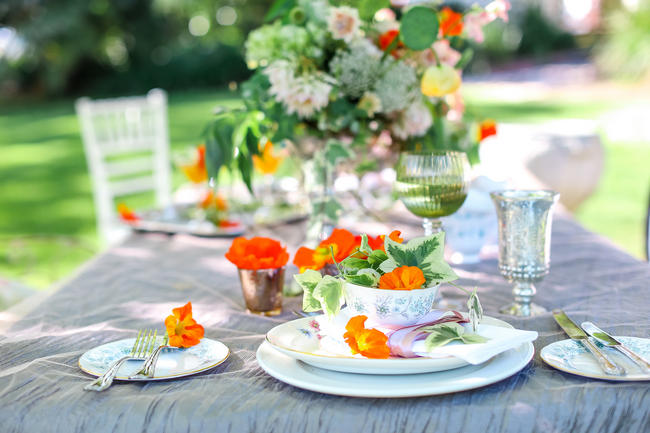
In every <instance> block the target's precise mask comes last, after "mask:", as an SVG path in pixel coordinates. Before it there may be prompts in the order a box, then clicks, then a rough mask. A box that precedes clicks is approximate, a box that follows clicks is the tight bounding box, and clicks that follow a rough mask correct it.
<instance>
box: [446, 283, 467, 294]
mask: <svg viewBox="0 0 650 433" xmlns="http://www.w3.org/2000/svg"><path fill="white" fill-rule="evenodd" d="M447 284H449V285H450V286H454V287H455V288H457V289H460V290H462V291H463V292H465V294H466V295H471V294H472V292H470V291H469V290H467V289H465V288H464V287H461V286H459V285H458V284H454V283H452V282H451V281H447Z"/></svg>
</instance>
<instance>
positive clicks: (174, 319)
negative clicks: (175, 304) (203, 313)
mask: <svg viewBox="0 0 650 433" xmlns="http://www.w3.org/2000/svg"><path fill="white" fill-rule="evenodd" d="M172 313H173V314H172V315H170V316H167V318H166V319H165V328H167V336H168V337H169V345H170V346H174V347H192V346H196V345H197V344H199V342H200V341H201V338H203V334H204V333H205V330H204V329H203V326H201V325H199V324H198V323H196V320H194V319H193V318H192V303H191V302H188V303H187V304H185V305H184V306H182V307H179V308H174V309H173V310H172Z"/></svg>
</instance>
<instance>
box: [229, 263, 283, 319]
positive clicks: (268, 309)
mask: <svg viewBox="0 0 650 433" xmlns="http://www.w3.org/2000/svg"><path fill="white" fill-rule="evenodd" d="M284 270H285V268H284V267H282V268H276V269H239V281H240V282H241V288H242V293H243V294H244V301H245V302H246V308H247V309H248V312H250V313H253V314H259V315H261V316H277V315H278V314H280V313H282V288H283V287H284Z"/></svg>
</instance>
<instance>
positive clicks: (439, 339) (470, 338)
mask: <svg viewBox="0 0 650 433" xmlns="http://www.w3.org/2000/svg"><path fill="white" fill-rule="evenodd" d="M420 330H421V331H424V332H427V333H429V335H428V336H427V338H426V339H425V340H424V347H425V348H426V350H427V351H431V350H433V349H435V348H436V347H440V346H444V345H445V344H449V343H451V342H452V341H456V340H459V341H461V342H463V343H464V344H477V343H485V342H486V341H487V340H488V339H487V338H485V337H483V336H481V335H478V334H466V333H465V328H464V327H463V326H462V325H459V324H458V323H454V322H451V323H440V324H438V325H433V326H427V327H424V328H421V329H420Z"/></svg>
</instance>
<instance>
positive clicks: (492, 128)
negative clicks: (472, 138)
mask: <svg viewBox="0 0 650 433" xmlns="http://www.w3.org/2000/svg"><path fill="white" fill-rule="evenodd" d="M476 135H477V137H476V138H477V139H478V141H483V140H484V139H486V138H488V137H489V136H491V135H497V123H496V122H495V121H494V120H492V119H487V120H484V121H482V122H481V123H480V124H479V125H478V133H477V134H476Z"/></svg>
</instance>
